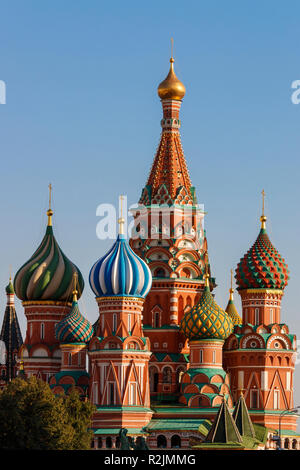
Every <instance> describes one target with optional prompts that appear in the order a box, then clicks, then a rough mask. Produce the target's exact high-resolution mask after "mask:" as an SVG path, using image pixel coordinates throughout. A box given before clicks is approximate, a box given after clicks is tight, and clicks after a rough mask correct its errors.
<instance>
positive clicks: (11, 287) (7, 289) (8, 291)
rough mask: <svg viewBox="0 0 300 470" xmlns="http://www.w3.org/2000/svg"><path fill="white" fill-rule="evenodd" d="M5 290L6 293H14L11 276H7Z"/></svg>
mask: <svg viewBox="0 0 300 470" xmlns="http://www.w3.org/2000/svg"><path fill="white" fill-rule="evenodd" d="M5 290H6V293H7V294H14V293H15V291H14V286H13V283H12V282H11V277H10V278H9V283H8V285H7V286H6V288H5Z"/></svg>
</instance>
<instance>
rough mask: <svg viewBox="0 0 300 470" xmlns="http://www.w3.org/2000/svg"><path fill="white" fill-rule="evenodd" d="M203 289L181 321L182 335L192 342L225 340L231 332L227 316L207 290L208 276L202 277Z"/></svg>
mask: <svg viewBox="0 0 300 470" xmlns="http://www.w3.org/2000/svg"><path fill="white" fill-rule="evenodd" d="M204 277H205V278H206V279H205V289H204V291H203V294H202V296H201V298H200V300H199V302H198V303H197V304H196V305H194V307H192V308H191V309H190V310H189V311H188V312H186V313H185V314H184V316H183V317H182V320H181V324H180V329H181V331H182V333H183V334H184V335H185V336H186V337H187V338H189V340H190V341H192V340H199V339H221V340H225V339H226V338H228V336H229V335H230V334H231V332H232V330H233V323H232V320H231V318H230V317H229V315H227V313H226V312H224V310H222V309H221V307H219V305H218V304H217V303H216V302H215V300H214V298H213V296H212V294H211V292H210V288H209V280H208V277H209V276H208V274H206V275H205V276H204Z"/></svg>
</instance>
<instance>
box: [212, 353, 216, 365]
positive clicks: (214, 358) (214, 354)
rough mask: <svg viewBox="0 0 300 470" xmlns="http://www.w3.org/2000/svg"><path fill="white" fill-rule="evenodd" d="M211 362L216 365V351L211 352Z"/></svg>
mask: <svg viewBox="0 0 300 470" xmlns="http://www.w3.org/2000/svg"><path fill="white" fill-rule="evenodd" d="M212 361H213V364H215V363H216V351H213V359H212Z"/></svg>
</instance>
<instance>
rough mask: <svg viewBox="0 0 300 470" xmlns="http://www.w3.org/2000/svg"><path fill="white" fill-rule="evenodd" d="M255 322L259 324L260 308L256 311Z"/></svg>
mask: <svg viewBox="0 0 300 470" xmlns="http://www.w3.org/2000/svg"><path fill="white" fill-rule="evenodd" d="M254 324H255V325H259V308H256V309H255V313H254Z"/></svg>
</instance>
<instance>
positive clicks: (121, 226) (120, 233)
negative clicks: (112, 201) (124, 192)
mask: <svg viewBox="0 0 300 470" xmlns="http://www.w3.org/2000/svg"><path fill="white" fill-rule="evenodd" d="M123 199H124V196H120V215H121V217H120V218H119V219H118V224H119V235H124V224H125V219H124V217H123Z"/></svg>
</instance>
